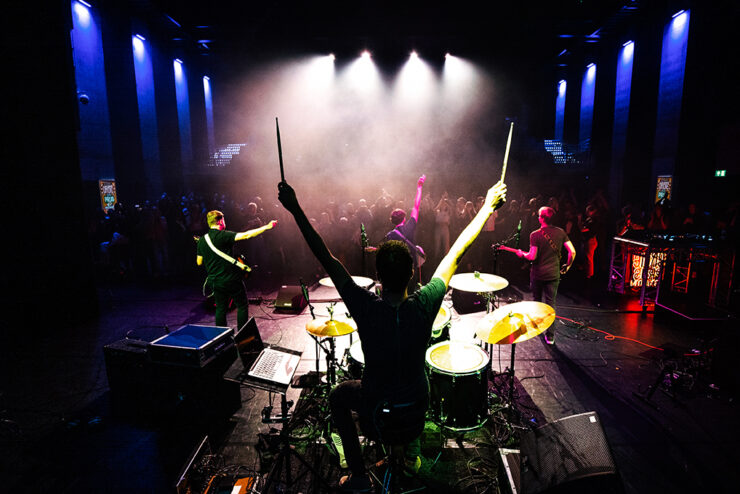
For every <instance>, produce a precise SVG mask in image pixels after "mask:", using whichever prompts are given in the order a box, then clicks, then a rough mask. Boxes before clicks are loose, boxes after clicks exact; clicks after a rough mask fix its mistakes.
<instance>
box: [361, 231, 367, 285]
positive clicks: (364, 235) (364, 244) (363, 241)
mask: <svg viewBox="0 0 740 494" xmlns="http://www.w3.org/2000/svg"><path fill="white" fill-rule="evenodd" d="M365 247H367V232H365V224H364V223H360V249H362V264H361V272H362V276H366V274H365V267H366V266H365Z"/></svg>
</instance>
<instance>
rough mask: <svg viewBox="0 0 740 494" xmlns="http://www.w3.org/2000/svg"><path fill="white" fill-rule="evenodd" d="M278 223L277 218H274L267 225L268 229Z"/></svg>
mask: <svg viewBox="0 0 740 494" xmlns="http://www.w3.org/2000/svg"><path fill="white" fill-rule="evenodd" d="M277 224H278V222H277V220H272V221H271V222H269V223H268V224H267V225H265V226H266V227H267V229H268V230H270V229H272V228H275V227H276V226H277Z"/></svg>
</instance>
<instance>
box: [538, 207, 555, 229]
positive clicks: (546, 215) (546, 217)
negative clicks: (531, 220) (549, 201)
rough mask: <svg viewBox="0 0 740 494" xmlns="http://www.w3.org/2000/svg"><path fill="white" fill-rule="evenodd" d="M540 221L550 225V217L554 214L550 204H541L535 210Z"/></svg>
mask: <svg viewBox="0 0 740 494" xmlns="http://www.w3.org/2000/svg"><path fill="white" fill-rule="evenodd" d="M537 214H538V216H539V218H540V223H544V224H545V225H548V226H549V225H551V224H552V218H553V216H555V210H554V209H553V208H551V207H550V206H543V207H541V208H540V209H539V211H538V212H537Z"/></svg>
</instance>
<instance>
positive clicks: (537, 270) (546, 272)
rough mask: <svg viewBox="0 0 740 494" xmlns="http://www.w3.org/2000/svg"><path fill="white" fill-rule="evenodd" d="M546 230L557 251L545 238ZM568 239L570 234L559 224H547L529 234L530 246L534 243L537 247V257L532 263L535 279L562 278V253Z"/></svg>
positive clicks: (551, 279) (549, 279) (550, 279)
mask: <svg viewBox="0 0 740 494" xmlns="http://www.w3.org/2000/svg"><path fill="white" fill-rule="evenodd" d="M545 232H546V233H547V235H549V236H550V239H551V240H552V244H553V245H554V246H555V248H556V249H557V251H556V250H555V249H553V247H552V246H551V245H550V242H549V241H548V240H547V238H545V235H544V233H545ZM568 240H569V239H568V234H566V233H565V231H563V229H562V228H558V227H557V226H545V227H542V228H540V229H539V230H535V231H533V232H532V233H531V234H530V235H529V245H530V247H531V246H533V245H534V246H536V247H537V258H536V259H535V260H534V262H533V263H532V277H533V278H534V279H536V280H540V281H553V280H559V279H560V257H561V256H560V254H561V251H562V249H563V244H564V243H565V242H567V241H568Z"/></svg>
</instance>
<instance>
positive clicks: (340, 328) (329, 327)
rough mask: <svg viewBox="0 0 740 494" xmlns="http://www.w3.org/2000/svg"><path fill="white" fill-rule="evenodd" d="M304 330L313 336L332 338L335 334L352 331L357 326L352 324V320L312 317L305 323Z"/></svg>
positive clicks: (342, 334)
mask: <svg viewBox="0 0 740 494" xmlns="http://www.w3.org/2000/svg"><path fill="white" fill-rule="evenodd" d="M306 331H308V332H309V333H311V334H312V335H314V336H320V337H322V338H324V337H328V338H334V337H336V336H344V335H346V334H350V333H354V332H355V331H357V327H356V326H354V322H352V321H349V320H347V321H336V320H334V319H326V320H323V321H322V320H319V319H313V320H311V321H309V322H308V324H306Z"/></svg>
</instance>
